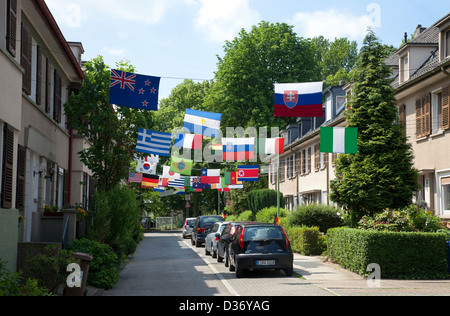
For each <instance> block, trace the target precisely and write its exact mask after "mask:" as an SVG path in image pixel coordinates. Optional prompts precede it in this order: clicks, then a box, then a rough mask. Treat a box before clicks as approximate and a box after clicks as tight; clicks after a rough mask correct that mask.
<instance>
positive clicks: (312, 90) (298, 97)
mask: <svg viewBox="0 0 450 316" xmlns="http://www.w3.org/2000/svg"><path fill="white" fill-rule="evenodd" d="M322 90H323V82H307V83H287V84H276V85H275V117H323V110H322Z"/></svg>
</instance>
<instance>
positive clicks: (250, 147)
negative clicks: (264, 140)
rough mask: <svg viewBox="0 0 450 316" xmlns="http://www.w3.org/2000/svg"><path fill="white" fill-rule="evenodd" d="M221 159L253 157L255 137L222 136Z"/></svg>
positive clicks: (247, 158)
mask: <svg viewBox="0 0 450 316" xmlns="http://www.w3.org/2000/svg"><path fill="white" fill-rule="evenodd" d="M222 145H223V154H222V156H223V160H224V161H244V160H249V159H255V138H222Z"/></svg>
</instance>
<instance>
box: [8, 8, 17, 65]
mask: <svg viewBox="0 0 450 316" xmlns="http://www.w3.org/2000/svg"><path fill="white" fill-rule="evenodd" d="M16 43H17V0H8V2H7V13H6V48H7V49H8V51H9V52H10V53H11V55H13V56H14V57H16V46H17V45H16Z"/></svg>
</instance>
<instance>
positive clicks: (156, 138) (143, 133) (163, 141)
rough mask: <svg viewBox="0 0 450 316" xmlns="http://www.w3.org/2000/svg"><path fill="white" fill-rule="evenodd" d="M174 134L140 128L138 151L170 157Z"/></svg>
mask: <svg viewBox="0 0 450 316" xmlns="http://www.w3.org/2000/svg"><path fill="white" fill-rule="evenodd" d="M171 145H172V134H168V133H161V132H155V131H151V130H147V129H143V128H140V129H139V134H138V141H137V144H136V151H138V152H141V153H146V154H153V155H159V156H164V157H170V148H171Z"/></svg>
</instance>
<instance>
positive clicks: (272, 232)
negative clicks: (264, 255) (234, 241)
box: [244, 226, 284, 241]
mask: <svg viewBox="0 0 450 316" xmlns="http://www.w3.org/2000/svg"><path fill="white" fill-rule="evenodd" d="M267 239H283V240H284V236H283V232H282V231H281V227H280V226H273V227H246V228H245V234H244V241H257V240H259V241H261V240H267Z"/></svg>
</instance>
